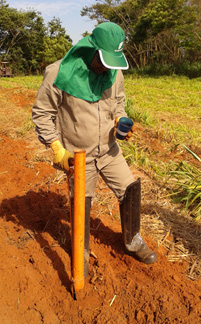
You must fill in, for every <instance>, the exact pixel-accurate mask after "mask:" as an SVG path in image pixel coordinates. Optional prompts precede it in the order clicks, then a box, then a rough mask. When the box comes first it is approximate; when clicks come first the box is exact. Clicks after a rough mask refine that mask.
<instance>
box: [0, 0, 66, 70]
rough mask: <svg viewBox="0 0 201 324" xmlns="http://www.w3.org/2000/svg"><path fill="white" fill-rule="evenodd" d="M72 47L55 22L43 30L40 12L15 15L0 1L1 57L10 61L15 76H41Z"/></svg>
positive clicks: (14, 11)
mask: <svg viewBox="0 0 201 324" xmlns="http://www.w3.org/2000/svg"><path fill="white" fill-rule="evenodd" d="M71 46H72V40H71V38H70V36H69V35H67V34H66V31H65V29H64V28H63V27H62V26H61V22H60V20H59V19H58V18H55V17H54V18H53V19H52V20H51V21H50V22H49V23H48V24H47V27H46V26H45V24H44V19H43V17H42V16H41V14H40V13H39V12H37V11H35V10H28V11H22V10H20V11H18V10H17V9H14V8H10V7H9V5H8V4H6V1H4V0H0V55H1V59H3V58H6V59H8V60H9V61H10V63H11V66H12V68H13V71H14V72H15V73H41V72H42V70H43V69H44V68H45V67H46V66H47V65H48V64H50V63H52V62H53V61H54V60H58V59H60V58H62V57H63V56H64V55H65V54H66V52H67V51H68V50H69V49H70V48H71Z"/></svg>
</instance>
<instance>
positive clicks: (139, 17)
mask: <svg viewBox="0 0 201 324" xmlns="http://www.w3.org/2000/svg"><path fill="white" fill-rule="evenodd" d="M80 14H81V16H88V17H89V18H90V19H93V20H96V21H97V24H99V23H101V22H104V21H111V22H115V23H117V24H118V25H120V26H121V27H122V29H123V30H124V31H125V34H126V42H125V54H126V56H127V58H128V61H129V65H130V67H131V70H132V69H137V70H139V71H140V70H141V71H146V72H150V73H155V74H156V73H157V71H158V72H159V73H160V72H161V71H164V72H165V73H171V72H176V73H177V72H178V73H179V72H181V73H182V74H183V73H184V74H189V76H192V77H193V76H200V74H201V63H200V59H201V0H188V1H187V0H125V1H121V0H99V1H98V0H96V1H95V4H93V5H92V6H85V7H83V8H82V11H81V13H80ZM86 34H87V33H86V32H85V33H84V31H83V35H86ZM71 47H72V40H71V38H70V36H69V35H67V34H66V31H65V29H64V28H63V27H62V25H61V21H60V19H59V18H56V17H54V18H53V19H52V20H51V21H50V22H48V24H47V25H45V24H44V19H43V17H42V16H41V14H40V13H39V12H37V11H35V10H28V11H22V10H21V11H18V10H17V9H14V8H10V7H9V5H8V4H7V3H6V1H5V0H0V60H2V59H4V58H6V59H7V60H8V61H9V62H11V64H12V68H13V70H14V72H16V73H29V74H30V73H42V72H43V70H44V68H45V67H46V66H47V65H48V64H50V63H52V62H54V61H55V60H57V59H60V58H62V57H63V56H64V55H65V54H66V52H67V51H68V50H69V49H70V48H71Z"/></svg>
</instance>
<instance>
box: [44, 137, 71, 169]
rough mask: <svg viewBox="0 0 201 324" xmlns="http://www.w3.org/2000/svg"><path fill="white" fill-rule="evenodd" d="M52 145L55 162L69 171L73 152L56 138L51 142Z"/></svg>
mask: <svg viewBox="0 0 201 324" xmlns="http://www.w3.org/2000/svg"><path fill="white" fill-rule="evenodd" d="M50 147H51V149H52V151H53V154H54V160H53V162H54V164H55V165H56V166H58V167H59V168H60V169H62V170H66V171H69V159H70V158H72V159H73V154H72V153H70V152H69V151H67V150H66V149H65V148H64V147H63V146H62V145H61V143H60V141H59V140H56V141H54V142H52V143H51V144H50Z"/></svg>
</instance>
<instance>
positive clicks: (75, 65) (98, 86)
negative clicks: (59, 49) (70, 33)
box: [54, 36, 117, 102]
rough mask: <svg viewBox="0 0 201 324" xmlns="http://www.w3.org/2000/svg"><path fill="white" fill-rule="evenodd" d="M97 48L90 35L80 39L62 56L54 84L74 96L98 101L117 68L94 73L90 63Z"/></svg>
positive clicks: (108, 85)
mask: <svg viewBox="0 0 201 324" xmlns="http://www.w3.org/2000/svg"><path fill="white" fill-rule="evenodd" d="M97 50H98V48H96V47H95V45H94V43H93V40H92V36H86V37H84V38H83V39H81V40H80V41H79V42H78V43H77V44H76V45H74V46H73V47H72V48H71V49H70V51H69V52H68V53H67V54H66V55H65V56H64V58H63V60H62V61H61V64H60V67H59V72H58V74H57V77H56V79H55V81H54V84H55V85H56V86H57V87H58V88H59V89H60V90H62V91H65V92H67V93H68V94H70V95H72V96H74V97H77V98H80V99H83V100H87V101H91V102H95V101H98V100H99V99H100V98H101V97H102V94H103V91H104V90H106V89H108V88H110V87H111V86H112V85H113V83H114V82H115V79H116V75H117V70H113V69H111V70H108V71H106V72H103V73H102V74H96V73H94V72H93V71H92V70H91V69H90V64H91V60H92V59H93V56H94V54H95V52H96V51H97Z"/></svg>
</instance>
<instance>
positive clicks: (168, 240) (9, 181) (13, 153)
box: [0, 104, 201, 324]
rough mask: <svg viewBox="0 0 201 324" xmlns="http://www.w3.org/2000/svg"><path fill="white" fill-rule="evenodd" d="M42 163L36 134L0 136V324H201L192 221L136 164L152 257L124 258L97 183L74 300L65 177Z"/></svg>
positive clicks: (111, 205)
mask: <svg viewBox="0 0 201 324" xmlns="http://www.w3.org/2000/svg"><path fill="white" fill-rule="evenodd" d="M19 106H20V104H18V105H17V106H16V105H15V106H14V107H15V109H17V108H16V107H19ZM31 138H34V139H33V140H31ZM50 160H51V154H50V152H48V151H47V152H45V151H44V147H42V145H40V144H39V143H38V142H37V140H36V138H35V134H34V133H29V137H28V138H26V140H23V141H22V140H19V139H17V138H13V139H12V138H11V137H10V136H7V135H5V132H2V133H1V136H0V183H1V187H0V198H1V206H0V215H1V217H0V323H1V324H25V323H29V324H42V323H45V324H59V323H67V324H70V323H73V324H75V323H76V324H77V323H78V324H79V323H86V324H89V323H93V324H95V323H96V324H105V323H110V324H113V323H114V324H116V323H121V324H124V323H125V324H128V323H129V324H131V323H132V324H133V323H140V324H141V323H149V324H151V323H157V324H163V323H185V324H187V323H189V324H191V323H192V324H194V323H201V282H200V279H199V278H196V275H195V274H196V273H195V270H196V269H197V270H196V271H197V273H198V272H199V270H198V265H199V260H200V259H199V255H200V245H199V244H197V242H198V239H199V238H200V225H199V224H195V223H193V222H191V221H190V220H189V219H185V218H182V217H179V216H180V215H179V211H178V210H177V209H176V207H174V206H171V205H170V204H169V202H168V201H166V200H165V199H163V198H162V196H163V192H162V191H161V190H162V189H161V188H159V187H158V186H157V184H154V183H152V182H151V180H150V179H149V177H148V176H147V175H146V174H144V173H142V172H139V171H137V170H136V169H134V168H133V169H132V171H133V173H134V174H135V175H136V177H138V176H140V177H141V179H142V188H143V190H142V234H143V236H144V237H145V239H146V241H147V242H148V243H149V245H150V246H151V247H152V248H153V249H154V250H155V251H156V252H157V253H158V257H159V261H158V263H157V264H156V265H151V266H148V265H144V264H141V263H139V262H138V261H136V260H134V259H133V258H132V257H129V256H125V255H124V253H123V248H122V241H121V229H120V222H119V212H118V206H117V202H116V199H115V198H114V197H113V195H112V194H111V193H110V192H109V191H108V189H107V188H106V187H105V185H104V183H102V181H101V180H100V181H99V183H98V187H97V191H96V198H95V200H94V205H93V208H92V215H91V216H92V217H91V235H90V249H91V251H92V253H91V257H90V273H89V277H88V278H87V280H86V282H85V288H84V290H83V291H82V292H80V293H79V294H77V301H75V300H73V298H72V295H71V292H70V280H71V272H70V260H71V249H70V222H69V208H68V199H67V198H66V197H67V196H66V193H67V189H66V179H65V178H64V177H63V174H62V173H59V172H58V171H55V170H54V169H53V168H52V166H51V164H50ZM179 249H180V253H179ZM184 254H185V255H184ZM191 255H192V256H197V259H192V260H191ZM185 256H187V257H185ZM189 260H190V261H189ZM193 274H194V276H193ZM190 277H192V278H193V279H194V280H192V279H190ZM195 279H197V280H195Z"/></svg>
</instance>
